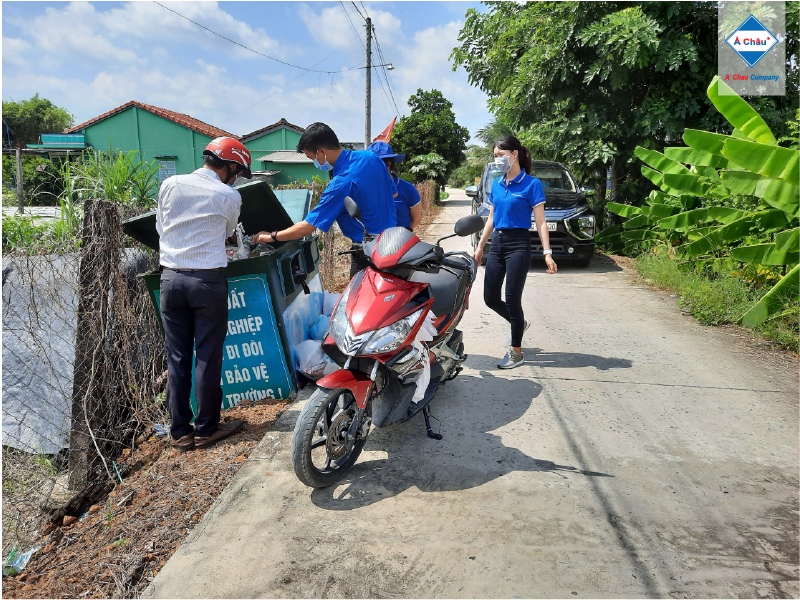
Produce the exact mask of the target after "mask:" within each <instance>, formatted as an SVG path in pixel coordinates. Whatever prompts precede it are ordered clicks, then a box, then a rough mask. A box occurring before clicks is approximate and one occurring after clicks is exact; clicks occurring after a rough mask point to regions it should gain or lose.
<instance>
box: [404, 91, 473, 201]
mask: <svg viewBox="0 0 800 600" xmlns="http://www.w3.org/2000/svg"><path fill="white" fill-rule="evenodd" d="M408 105H409V107H410V108H411V114H410V115H408V116H406V117H403V118H401V119H400V120H399V121H398V122H397V124H396V125H395V127H394V131H393V133H392V148H393V149H394V150H395V152H398V153H403V154H405V155H406V160H413V159H414V158H416V157H420V156H424V155H429V154H432V153H435V154H438V155H439V156H440V157H442V158H443V159H444V169H442V170H440V172H439V174H438V175H437V179H436V181H437V183H439V185H444V183H445V181H447V177H448V176H449V175H450V173H451V172H453V170H455V169H456V167H458V166H459V165H461V164H462V163H463V162H464V151H465V150H466V148H467V145H466V144H467V140H468V139H469V130H468V129H467V128H466V127H462V126H461V125H459V124H458V123H456V116H455V113H453V103H452V102H450V101H449V100H447V99H446V98H445V97H444V96H443V95H442V93H441V92H440V91H439V90H431V91H429V92H426V91H423V90H422V89H418V90H417V93H416V94H414V95H413V96H411V98H409V100H408Z"/></svg>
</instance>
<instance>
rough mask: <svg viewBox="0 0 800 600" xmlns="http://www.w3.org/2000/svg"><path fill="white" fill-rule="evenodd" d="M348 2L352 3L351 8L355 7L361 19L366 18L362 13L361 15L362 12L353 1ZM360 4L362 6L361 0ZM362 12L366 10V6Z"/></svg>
mask: <svg viewBox="0 0 800 600" xmlns="http://www.w3.org/2000/svg"><path fill="white" fill-rule="evenodd" d="M350 4H352V5H353V8H355V9H356V12H357V13H358V16H360V17H361V18H362V19H364V20H365V21H366V18H365V17H364V15H363V14H361V11H360V10H358V7H357V6H356V3H355V2H352V0H351V2H350ZM361 6H364V3H363V2H362V3H361ZM364 12H367V9H366V8H365V9H364ZM367 16H369V15H367Z"/></svg>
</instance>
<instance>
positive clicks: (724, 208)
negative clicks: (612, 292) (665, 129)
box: [598, 76, 800, 327]
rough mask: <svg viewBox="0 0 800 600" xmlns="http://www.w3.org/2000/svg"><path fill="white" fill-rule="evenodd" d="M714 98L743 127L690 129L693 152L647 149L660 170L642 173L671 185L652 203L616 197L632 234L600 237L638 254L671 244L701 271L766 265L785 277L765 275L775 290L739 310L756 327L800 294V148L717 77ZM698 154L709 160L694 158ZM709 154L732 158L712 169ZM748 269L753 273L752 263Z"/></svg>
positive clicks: (641, 153)
mask: <svg viewBox="0 0 800 600" xmlns="http://www.w3.org/2000/svg"><path fill="white" fill-rule="evenodd" d="M720 88H727V89H725V90H723V92H727V93H720ZM708 95H709V98H711V100H712V101H713V103H714V105H715V106H716V107H717V108H718V109H719V110H720V112H721V113H722V115H723V116H724V117H725V118H726V119H728V121H729V122H730V124H731V125H732V126H734V127H735V129H734V133H733V134H732V135H730V136H724V135H719V134H713V133H710V132H702V131H696V130H691V131H687V132H686V134H685V135H684V141H686V143H687V144H688V145H689V146H690V149H689V150H686V151H684V150H685V149H667V150H665V153H664V154H661V153H659V152H654V151H652V150H647V149H645V148H641V147H640V148H637V149H636V151H635V154H636V156H638V157H639V158H640V159H642V160H643V161H644V162H646V163H648V164H649V165H650V167H653V168H650V167H648V166H643V167H642V173H643V174H644V175H645V176H646V177H648V178H649V179H650V180H651V181H653V182H654V183H655V184H657V185H658V186H659V187H660V188H661V192H653V193H652V194H651V195H650V197H649V199H648V201H647V204H648V206H641V207H635V206H629V205H624V204H618V203H610V204H609V205H608V209H609V210H610V211H611V212H613V213H615V214H618V215H620V216H621V217H623V218H625V219H627V221H626V222H625V223H624V224H623V228H624V229H625V231H620V230H618V229H617V230H614V231H613V232H609V233H607V234H605V235H603V236H598V238H599V239H598V241H602V242H603V243H606V244H608V245H609V246H610V247H612V248H613V249H614V250H616V251H623V252H626V253H629V254H638V253H641V252H642V251H645V250H648V249H652V248H654V247H657V246H659V245H664V244H666V245H667V246H669V247H674V252H675V253H676V256H677V257H678V258H679V259H683V260H687V261H689V262H691V263H692V264H693V265H694V267H696V268H701V269H704V268H715V269H718V268H720V266H721V265H726V266H727V267H728V268H729V269H730V268H732V267H731V266H732V265H735V264H736V263H745V264H749V265H758V266H759V268H761V269H766V271H762V273H761V274H763V273H771V274H772V275H775V276H774V277H772V278H771V279H772V280H770V279H769V278H766V279H765V278H763V277H762V278H761V280H760V281H756V280H753V283H754V285H758V286H764V287H769V288H770V289H769V290H768V291H767V293H766V294H764V295H763V297H762V298H761V299H760V300H758V302H756V303H755V305H753V306H749V307H748V309H747V310H746V311H744V312H743V314H740V315H739V318H741V320H742V322H743V323H744V324H745V325H747V326H749V327H753V326H755V325H758V324H759V323H762V322H763V321H765V320H767V319H769V318H771V317H773V316H775V315H777V314H782V313H783V312H784V311H785V309H786V307H787V306H795V305H796V298H797V297H798V295H800V289H798V288H799V287H800V286H798V283H800V282H799V281H798V267H797V265H798V262H800V252H798V247H797V240H798V234H797V231H798V228H797V223H798V213H799V212H800V207H799V206H798V204H799V203H800V173H799V172H798V163H799V162H800V152H798V150H797V149H792V148H783V147H781V146H779V145H778V142H777V140H776V138H775V136H774V135H773V133H772V131H771V130H770V129H769V127H768V126H767V124H766V123H765V121H764V120H763V119H762V118H761V117H760V116H759V114H758V113H757V112H756V111H754V110H753V109H752V107H750V105H748V104H747V102H745V101H744V100H743V99H742V98H740V97H739V96H736V95H734V94H732V90H731V89H730V88H728V87H727V86H726V84H725V83H724V82H721V81H719V79H718V78H717V77H716V76H715V77H714V79H713V80H712V82H711V85H710V86H709V87H708ZM669 150H672V151H671V152H668V151H669ZM668 155H669V156H671V157H672V158H670V157H669V156H668ZM695 157H698V158H700V159H701V160H702V162H703V163H705V164H704V165H697V164H691V162H690V161H691V159H693V158H695ZM709 157H720V158H722V159H725V160H726V161H727V163H726V165H727V166H724V167H719V168H717V167H715V166H711V165H712V164H713V163H714V161H713V160H711V159H709ZM678 159H683V161H684V162H685V164H687V165H689V168H687V167H686V166H684V165H683V164H680V162H678ZM717 164H722V163H719V162H718V163H717ZM687 198H689V199H691V198H695V200H694V201H692V202H689V201H687V200H686V199H687ZM697 204H700V205H701V206H700V207H696V206H697ZM667 208H669V209H670V210H669V212H667V211H666V210H665V209H667ZM687 208H688V209H689V210H681V209H687ZM775 267H780V268H782V269H783V274H782V276H781V275H777V274H775V273H774V272H772V271H770V269H771V268H775ZM787 269H789V272H788V273H786V270H787ZM739 275H740V276H741V277H742V278H747V277H751V278H752V273H750V272H747V271H746V270H740V272H739Z"/></svg>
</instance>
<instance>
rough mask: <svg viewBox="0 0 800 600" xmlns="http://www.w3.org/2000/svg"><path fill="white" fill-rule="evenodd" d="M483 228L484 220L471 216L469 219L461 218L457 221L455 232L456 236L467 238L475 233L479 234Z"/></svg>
mask: <svg viewBox="0 0 800 600" xmlns="http://www.w3.org/2000/svg"><path fill="white" fill-rule="evenodd" d="M483 227H484V222H483V218H481V217H480V216H479V215H469V216H468V217H461V218H460V219H459V220H458V221H456V225H455V227H454V228H453V231H455V233H456V235H457V236H459V237H466V236H468V235H472V234H473V233H478V232H479V231H480V230H482V229H483Z"/></svg>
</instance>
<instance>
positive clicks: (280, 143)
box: [240, 119, 319, 185]
mask: <svg viewBox="0 0 800 600" xmlns="http://www.w3.org/2000/svg"><path fill="white" fill-rule="evenodd" d="M304 131H305V129H303V128H302V127H299V126H297V125H292V124H291V123H289V122H288V121H287V120H286V119H281V120H280V121H278V122H277V123H273V124H272V125H269V126H268V127H264V128H263V129H259V130H257V131H254V132H252V133H248V134H247V135H243V136H242V137H241V139H240V141H241V142H242V143H243V144H244V145H245V146H246V147H247V149H248V150H250V155H251V156H252V157H253V169H255V170H259V169H260V170H262V171H264V172H275V171H277V172H278V173H277V174H276V175H275V184H276V185H280V184H284V183H291V182H293V181H311V179H312V178H313V177H314V175H319V172H318V171H317V169H316V168H315V167H314V162H313V161H311V160H309V159H308V158H306V155H305V154H303V153H302V152H297V150H296V149H297V143H298V142H299V141H300V136H301V135H302V134H303V132H304Z"/></svg>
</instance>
